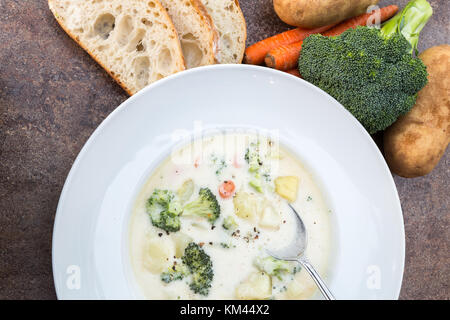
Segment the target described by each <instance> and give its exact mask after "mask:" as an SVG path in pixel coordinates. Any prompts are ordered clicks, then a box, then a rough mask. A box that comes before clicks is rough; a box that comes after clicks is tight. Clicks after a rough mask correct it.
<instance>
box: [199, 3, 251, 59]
mask: <svg viewBox="0 0 450 320" xmlns="http://www.w3.org/2000/svg"><path fill="white" fill-rule="evenodd" d="M201 1H202V3H203V4H204V5H205V7H206V9H207V10H208V13H209V15H210V16H211V18H212V19H213V22H214V25H215V27H216V29H217V32H218V33H219V46H218V47H219V51H218V54H217V55H216V56H217V59H218V61H219V63H241V62H242V59H243V58H244V51H245V40H246V39H247V28H246V24H245V19H244V15H243V14H242V11H241V8H240V6H239V2H238V0H201Z"/></svg>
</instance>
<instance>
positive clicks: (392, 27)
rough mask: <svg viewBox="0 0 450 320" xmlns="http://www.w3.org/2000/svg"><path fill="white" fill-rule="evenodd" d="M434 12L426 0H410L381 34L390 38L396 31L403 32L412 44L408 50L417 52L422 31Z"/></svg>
mask: <svg viewBox="0 0 450 320" xmlns="http://www.w3.org/2000/svg"><path fill="white" fill-rule="evenodd" d="M432 14H433V9H432V8H431V6H430V4H429V3H428V2H427V1H426V0H414V1H410V2H409V3H408V4H407V5H406V7H405V8H404V9H403V10H402V11H401V12H400V13H398V14H397V15H396V16H395V17H393V18H392V19H391V20H389V21H388V22H386V23H385V24H384V25H383V27H382V28H381V34H382V35H383V36H384V37H385V38H389V37H391V36H392V35H393V34H395V33H401V34H402V35H403V36H404V37H405V38H406V40H408V42H409V44H410V47H409V49H408V52H409V53H410V54H412V53H413V52H414V53H415V54H417V52H418V51H417V44H418V43H419V34H420V31H422V29H423V27H424V26H425V24H426V23H427V21H428V19H430V17H431V15H432Z"/></svg>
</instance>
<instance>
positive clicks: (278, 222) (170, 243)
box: [129, 133, 331, 299]
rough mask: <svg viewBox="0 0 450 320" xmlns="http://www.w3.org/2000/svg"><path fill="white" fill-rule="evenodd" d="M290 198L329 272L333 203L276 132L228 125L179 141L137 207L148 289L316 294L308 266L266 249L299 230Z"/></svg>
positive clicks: (133, 247) (200, 295)
mask: <svg viewBox="0 0 450 320" xmlns="http://www.w3.org/2000/svg"><path fill="white" fill-rule="evenodd" d="M305 152H307V150H305ZM288 202H290V203H291V204H292V205H293V206H294V208H296V210H297V211H298V212H299V214H300V215H301V217H302V219H303V221H304V223H305V225H306V228H307V231H308V247H307V250H306V255H307V257H308V259H309V260H310V262H311V263H312V264H313V265H314V266H315V268H316V269H317V271H318V272H319V273H320V274H321V275H322V276H325V275H326V271H327V264H328V257H329V253H330V246H331V245H330V242H331V239H330V233H331V230H330V229H331V226H330V210H329V209H328V208H327V206H326V204H325V202H324V199H323V195H322V194H321V191H320V189H319V188H318V186H317V185H316V183H315V182H314V180H313V179H312V176H311V174H310V173H309V172H308V171H307V170H305V168H304V167H303V166H302V164H301V163H300V162H299V160H298V159H296V158H295V157H294V156H293V155H292V154H290V153H289V152H287V150H285V149H284V148H283V147H280V145H279V144H278V143H277V141H274V140H273V139H270V138H267V137H263V136H256V135H253V134H246V133H226V134H221V135H219V134H217V135H213V136H207V137H204V138H202V139H199V140H196V141H194V142H193V143H191V144H189V145H187V146H185V147H183V148H181V149H178V150H176V151H174V152H173V153H172V154H171V155H170V156H169V157H168V159H166V160H165V161H164V162H163V163H162V164H161V165H160V166H159V167H158V168H157V169H156V170H155V171H154V172H153V173H152V175H151V177H150V178H149V179H148V181H147V182H146V183H145V184H144V186H143V187H142V190H141V191H140V193H139V195H138V196H137V198H136V201H135V204H134V207H133V212H132V217H131V222H130V230H129V231H130V252H131V262H132V268H133V271H134V275H135V279H136V282H137V283H138V284H139V286H140V288H141V290H142V293H143V294H144V296H145V297H147V298H149V299H307V298H311V297H312V296H313V295H314V294H315V291H316V286H315V284H314V282H313V281H312V280H311V278H310V277H309V275H308V274H307V272H306V270H303V269H302V268H301V267H300V266H299V265H297V264H296V263H295V262H287V261H279V260H274V259H272V258H271V257H269V256H268V255H267V253H266V249H272V250H276V249H277V248H283V247H285V246H286V245H288V244H289V243H290V242H291V241H292V239H294V237H295V236H296V229H295V223H294V219H295V216H294V214H293V213H292V211H291V210H290V209H289V207H288V205H287V204H288ZM196 259H197V260H196Z"/></svg>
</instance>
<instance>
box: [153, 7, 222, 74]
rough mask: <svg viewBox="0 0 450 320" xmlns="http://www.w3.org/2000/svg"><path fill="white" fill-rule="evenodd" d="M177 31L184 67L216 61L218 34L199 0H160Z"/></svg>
mask: <svg viewBox="0 0 450 320" xmlns="http://www.w3.org/2000/svg"><path fill="white" fill-rule="evenodd" d="M160 1H161V3H162V5H163V6H164V8H165V9H166V10H167V12H168V13H169V16H170V17H171V18H172V21H173V24H174V25H175V29H176V30H177V31H178V38H179V39H180V43H181V49H182V50H183V55H184V61H185V62H186V67H187V68H188V69H189V68H194V67H199V66H205V65H209V64H214V63H216V61H217V60H216V52H217V44H218V34H217V32H216V30H215V28H214V24H213V22H212V19H211V17H210V16H209V14H208V12H207V10H206V8H205V7H204V6H203V4H202V3H201V2H200V1H199V0H160Z"/></svg>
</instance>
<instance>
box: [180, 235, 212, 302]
mask: <svg viewBox="0 0 450 320" xmlns="http://www.w3.org/2000/svg"><path fill="white" fill-rule="evenodd" d="M181 260H182V261H183V263H184V264H185V265H186V266H187V268H188V269H189V272H190V274H191V283H190V285H189V288H190V289H191V290H192V291H194V292H195V293H198V294H201V295H204V296H206V295H208V293H209V289H210V288H211V282H212V281H213V278H214V271H213V264H212V261H211V258H210V257H209V255H208V254H207V253H206V252H205V251H204V250H203V249H202V248H201V247H200V246H199V245H198V244H196V243H194V242H191V243H189V244H188V246H187V247H186V249H184V254H183V256H182V257H181Z"/></svg>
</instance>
